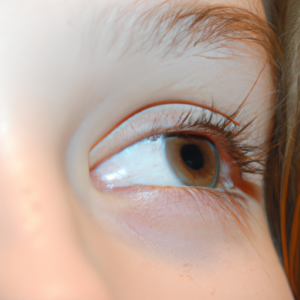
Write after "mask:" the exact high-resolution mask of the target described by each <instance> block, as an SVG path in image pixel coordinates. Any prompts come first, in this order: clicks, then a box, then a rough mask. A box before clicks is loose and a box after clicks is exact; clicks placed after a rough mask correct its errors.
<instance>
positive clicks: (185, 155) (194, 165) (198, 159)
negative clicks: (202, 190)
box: [180, 145, 204, 171]
mask: <svg viewBox="0 0 300 300" xmlns="http://www.w3.org/2000/svg"><path fill="white" fill-rule="evenodd" d="M180 154H181V157H182V159H183V161H184V162H185V164H186V165H187V166H188V167H189V168H191V169H192V170H195V171H197V170H200V169H201V168H203V166H204V158H203V154H202V152H201V151H200V149H199V148H198V147H197V146H196V145H184V146H183V147H182V148H181V151H180Z"/></svg>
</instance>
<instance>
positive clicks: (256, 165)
mask: <svg viewBox="0 0 300 300" xmlns="http://www.w3.org/2000/svg"><path fill="white" fill-rule="evenodd" d="M191 114H192V111H190V112H188V113H184V114H182V115H181V117H180V119H179V121H178V123H177V124H176V126H175V128H174V129H173V130H172V133H175V132H178V133H180V134H181V133H184V132H190V131H195V132H201V133H202V134H203V135H205V134H207V137H208V138H211V139H212V141H213V140H216V139H217V140H218V141H219V142H221V144H222V146H223V148H224V149H225V150H226V151H227V153H228V154H229V155H230V157H231V158H232V159H233V160H234V161H235V162H236V163H237V165H238V166H239V170H240V175H242V174H244V173H248V174H263V172H264V167H265V160H264V158H265V156H266V154H267V152H268V151H267V150H266V149H265V147H263V146H262V145H259V146H253V145H249V144H248V143H246V142H245V141H246V139H247V136H248V135H249V133H247V134H246V133H245V130H246V129H247V128H249V126H250V125H251V124H252V123H253V121H254V120H252V121H250V122H248V123H247V124H245V125H242V126H236V125H234V123H233V121H232V116H235V115H236V112H234V113H233V114H232V115H231V116H229V117H227V118H222V119H221V120H219V121H218V122H217V123H214V122H213V118H214V116H215V115H216V113H215V112H214V111H213V109H212V110H211V111H210V113H209V115H208V114H205V113H204V114H202V115H201V116H199V117H198V118H192V117H191Z"/></svg>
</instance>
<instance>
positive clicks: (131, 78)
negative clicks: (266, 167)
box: [0, 0, 292, 300]
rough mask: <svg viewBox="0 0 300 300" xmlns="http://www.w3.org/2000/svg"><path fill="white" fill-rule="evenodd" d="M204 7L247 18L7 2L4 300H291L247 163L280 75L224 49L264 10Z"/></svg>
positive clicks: (0, 276)
mask: <svg viewBox="0 0 300 300" xmlns="http://www.w3.org/2000/svg"><path fill="white" fill-rule="evenodd" d="M209 4H210V5H223V6H224V5H227V6H230V7H235V8H238V9H237V10H235V11H234V10H232V9H227V10H226V9H225V8H224V7H223V8H213V9H212V10H206V13H207V15H206V16H205V14H203V11H204V10H205V9H207V7H206V6H207V5H208V1H204V0H198V1H192V0H186V1H175V0H171V1H169V2H166V1H160V0H151V1H149V0H148V1H144V0H139V1H133V0H126V1H124V0H113V1H112V0H90V1H83V0H74V1H48V0H44V1H37V0H27V1H20V0H10V1H4V2H2V4H1V10H0V14H1V16H0V20H1V22H2V26H1V28H2V29H1V31H0V36H1V47H0V65H1V71H0V76H1V98H0V99H1V100H0V104H1V109H0V115H1V117H0V142H1V149H0V162H1V170H0V183H1V189H0V265H1V268H0V298H1V299H3V300H12V299H13V300H19V299H22V300H40V299H49V300H54V299H55V300H59V299H64V300H68V299H72V300H77V299H78V300H80V299H90V300H93V299H95V300H96V299H98V300H100V299H101V300H107V299H114V300H123V299H131V300H134V299H137V300H140V299H143V300H147V299H149V300H150V299H172V300H176V299H178V300H179V299H222V300H224V299H264V300H266V299H272V300H273V299H292V296H291V292H290V289H289V287H288V283H287V280H286V278H285V275H284V271H283V269H282V267H281V265H280V262H279V259H278V258H277V256H276V253H275V249H274V246H273V244H272V241H271V237H270V234H269V230H268V225H267V221H266V216H265V212H264V199H263V193H262V191H263V182H262V176H261V175H260V171H261V170H260V168H261V166H260V164H259V163H257V162H254V160H258V162H261V158H260V157H261V156H262V155H260V154H261V153H263V152H264V151H265V150H266V144H267V142H268V138H269V136H270V128H271V119H272V114H273V110H274V98H275V95H274V90H275V87H274V84H273V71H272V66H271V65H270V63H269V60H268V53H267V52H266V51H264V49H263V47H261V46H259V45H255V44H254V43H250V42H248V43H247V42H245V41H243V40H242V41H241V39H237V38H236V39H234V38H233V37H236V36H238V35H239V31H238V30H239V28H241V26H235V27H234V26H232V28H233V29H232V28H231V29H230V30H232V31H231V32H230V34H228V35H227V36H224V32H223V35H222V34H219V35H218V32H219V33H220V30H221V26H219V25H220V24H221V25H222V24H225V23H224V20H225V15H224V14H223V15H222V12H223V13H224V12H226V13H228V15H229V16H231V17H232V19H233V16H234V13H236V14H238V15H239V16H241V10H239V9H243V11H244V12H252V13H253V14H254V15H258V16H259V17H260V18H265V17H264V12H263V8H262V4H261V3H260V2H259V1H254V0H253V1H250V0H249V1H246V0H245V1H240V0H239V1H238V0H235V1H234V0H233V1H229V0H219V1H213V2H212V1H209ZM201 13H202V17H200V16H201ZM201 18H202V19H201ZM213 20H217V21H216V22H215V23H212V22H213ZM222 22H223V23H222ZM207 24H210V25H211V26H207ZM225 25H226V24H225ZM227 25H228V24H227ZM227 25H226V26H227ZM240 25H241V24H240ZM205 26H206V27H205ZM218 26H219V27H218ZM218 28H219V29H218ZM226 28H227V27H226ZM218 30H219V31H218ZM224 31H225V30H224ZM214 34H215V36H216V38H215V39H214V38H213V37H214ZM240 35H241V33H240ZM247 125H248V126H247Z"/></svg>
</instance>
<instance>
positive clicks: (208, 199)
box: [102, 186, 247, 227]
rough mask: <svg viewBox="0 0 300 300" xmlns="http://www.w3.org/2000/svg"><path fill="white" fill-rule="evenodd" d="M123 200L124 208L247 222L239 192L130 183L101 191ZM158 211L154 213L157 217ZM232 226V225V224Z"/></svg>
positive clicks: (243, 202)
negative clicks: (126, 185) (128, 185)
mask: <svg viewBox="0 0 300 300" xmlns="http://www.w3.org/2000/svg"><path fill="white" fill-rule="evenodd" d="M102 192H103V193H105V194H106V193H108V194H110V195H111V196H113V197H114V199H117V201H120V207H122V209H124V211H127V210H128V209H129V211H138V210H140V209H142V208H146V209H148V210H151V209H155V210H156V211H159V213H158V214H162V213H163V214H166V215H168V214H170V212H172V211H181V213H183V214H186V213H188V212H190V213H193V214H197V215H198V217H199V218H202V219H203V221H204V223H207V222H213V223H215V222H216V221H218V222H222V223H224V225H225V224H228V221H230V222H229V223H230V224H231V221H232V220H234V221H235V223H236V225H238V226H240V227H242V226H244V225H245V224H246V223H247V220H246V215H247V214H246V211H245V210H246V203H245V199H243V198H242V197H241V196H240V195H234V194H231V195H229V194H227V193H225V192H222V191H218V190H211V189H202V188H191V187H161V186H159V187H158V186H130V187H118V188H113V189H107V190H105V189H104V190H102ZM156 216H157V212H155V213H153V212H152V217H151V218H155V217H156ZM231 225H232V224H231ZM231 225H230V226H231Z"/></svg>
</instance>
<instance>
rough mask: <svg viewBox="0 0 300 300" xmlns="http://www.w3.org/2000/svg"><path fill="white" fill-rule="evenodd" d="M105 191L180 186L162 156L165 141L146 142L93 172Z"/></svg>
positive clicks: (128, 149) (125, 151)
mask: <svg viewBox="0 0 300 300" xmlns="http://www.w3.org/2000/svg"><path fill="white" fill-rule="evenodd" d="M92 173H93V175H96V177H97V178H99V180H101V181H102V182H103V183H104V184H106V186H107V187H109V188H113V187H126V186H133V185H156V186H183V185H184V184H183V183H182V182H181V181H180V180H179V179H178V178H177V177H176V175H175V174H174V172H173V171H172V169H171V167H170V165H169V163H168V160H167V158H166V155H165V138H164V137H163V136H160V137H159V138H157V140H155V141H153V140H149V139H145V140H143V141H141V142H138V143H136V144H133V145H132V146H130V147H127V148H126V149H124V150H123V151H121V152H120V153H118V154H116V155H114V156H112V157H111V158H109V159H108V160H106V161H105V162H103V163H102V164H100V165H99V166H98V167H97V168H95V169H94V170H93V171H92Z"/></svg>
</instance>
